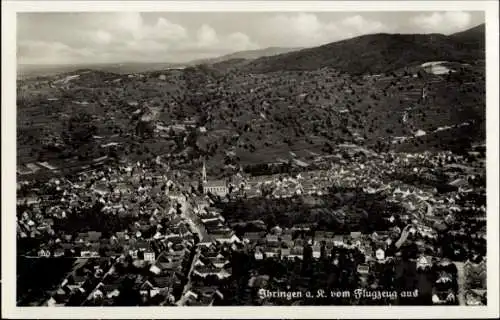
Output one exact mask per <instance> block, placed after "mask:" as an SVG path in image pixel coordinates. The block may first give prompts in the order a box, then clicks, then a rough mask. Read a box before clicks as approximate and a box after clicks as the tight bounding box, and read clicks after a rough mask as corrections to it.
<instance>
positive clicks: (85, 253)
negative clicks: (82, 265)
mask: <svg viewBox="0 0 500 320" xmlns="http://www.w3.org/2000/svg"><path fill="white" fill-rule="evenodd" d="M99 248H100V246H99V244H97V243H94V244H89V245H87V246H85V247H83V248H82V249H81V251H80V256H81V257H86V258H88V257H98V256H99Z"/></svg>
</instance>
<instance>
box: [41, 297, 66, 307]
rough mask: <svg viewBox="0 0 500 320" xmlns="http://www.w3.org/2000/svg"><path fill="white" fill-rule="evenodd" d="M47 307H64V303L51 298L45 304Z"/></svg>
mask: <svg viewBox="0 0 500 320" xmlns="http://www.w3.org/2000/svg"><path fill="white" fill-rule="evenodd" d="M45 305H46V306H47V307H62V306H64V303H63V302H61V301H60V300H59V299H56V297H50V299H49V300H47V302H45Z"/></svg>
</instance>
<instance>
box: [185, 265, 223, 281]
mask: <svg viewBox="0 0 500 320" xmlns="http://www.w3.org/2000/svg"><path fill="white" fill-rule="evenodd" d="M210 275H214V276H216V277H217V278H218V279H219V280H222V279H226V278H229V277H230V276H231V273H230V272H229V271H228V270H226V269H223V268H216V267H210V266H195V267H194V268H193V276H198V277H201V278H206V277H208V276H210Z"/></svg>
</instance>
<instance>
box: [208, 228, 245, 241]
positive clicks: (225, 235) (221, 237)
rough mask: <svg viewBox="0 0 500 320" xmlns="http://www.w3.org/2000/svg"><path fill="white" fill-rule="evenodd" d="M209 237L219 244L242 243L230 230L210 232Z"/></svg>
mask: <svg viewBox="0 0 500 320" xmlns="http://www.w3.org/2000/svg"><path fill="white" fill-rule="evenodd" d="M209 236H210V238H211V239H212V240H213V241H217V242H219V243H233V242H240V239H239V238H238V237H237V236H236V235H235V234H234V231H232V230H230V229H229V230H221V231H214V232H210V234H209Z"/></svg>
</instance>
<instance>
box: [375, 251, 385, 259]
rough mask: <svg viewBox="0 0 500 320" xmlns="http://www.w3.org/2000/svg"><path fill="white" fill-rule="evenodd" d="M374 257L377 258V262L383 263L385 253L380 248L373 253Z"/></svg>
mask: <svg viewBox="0 0 500 320" xmlns="http://www.w3.org/2000/svg"><path fill="white" fill-rule="evenodd" d="M375 257H376V258H377V260H378V261H383V260H385V251H384V249H382V248H379V249H377V250H376V251H375Z"/></svg>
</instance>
